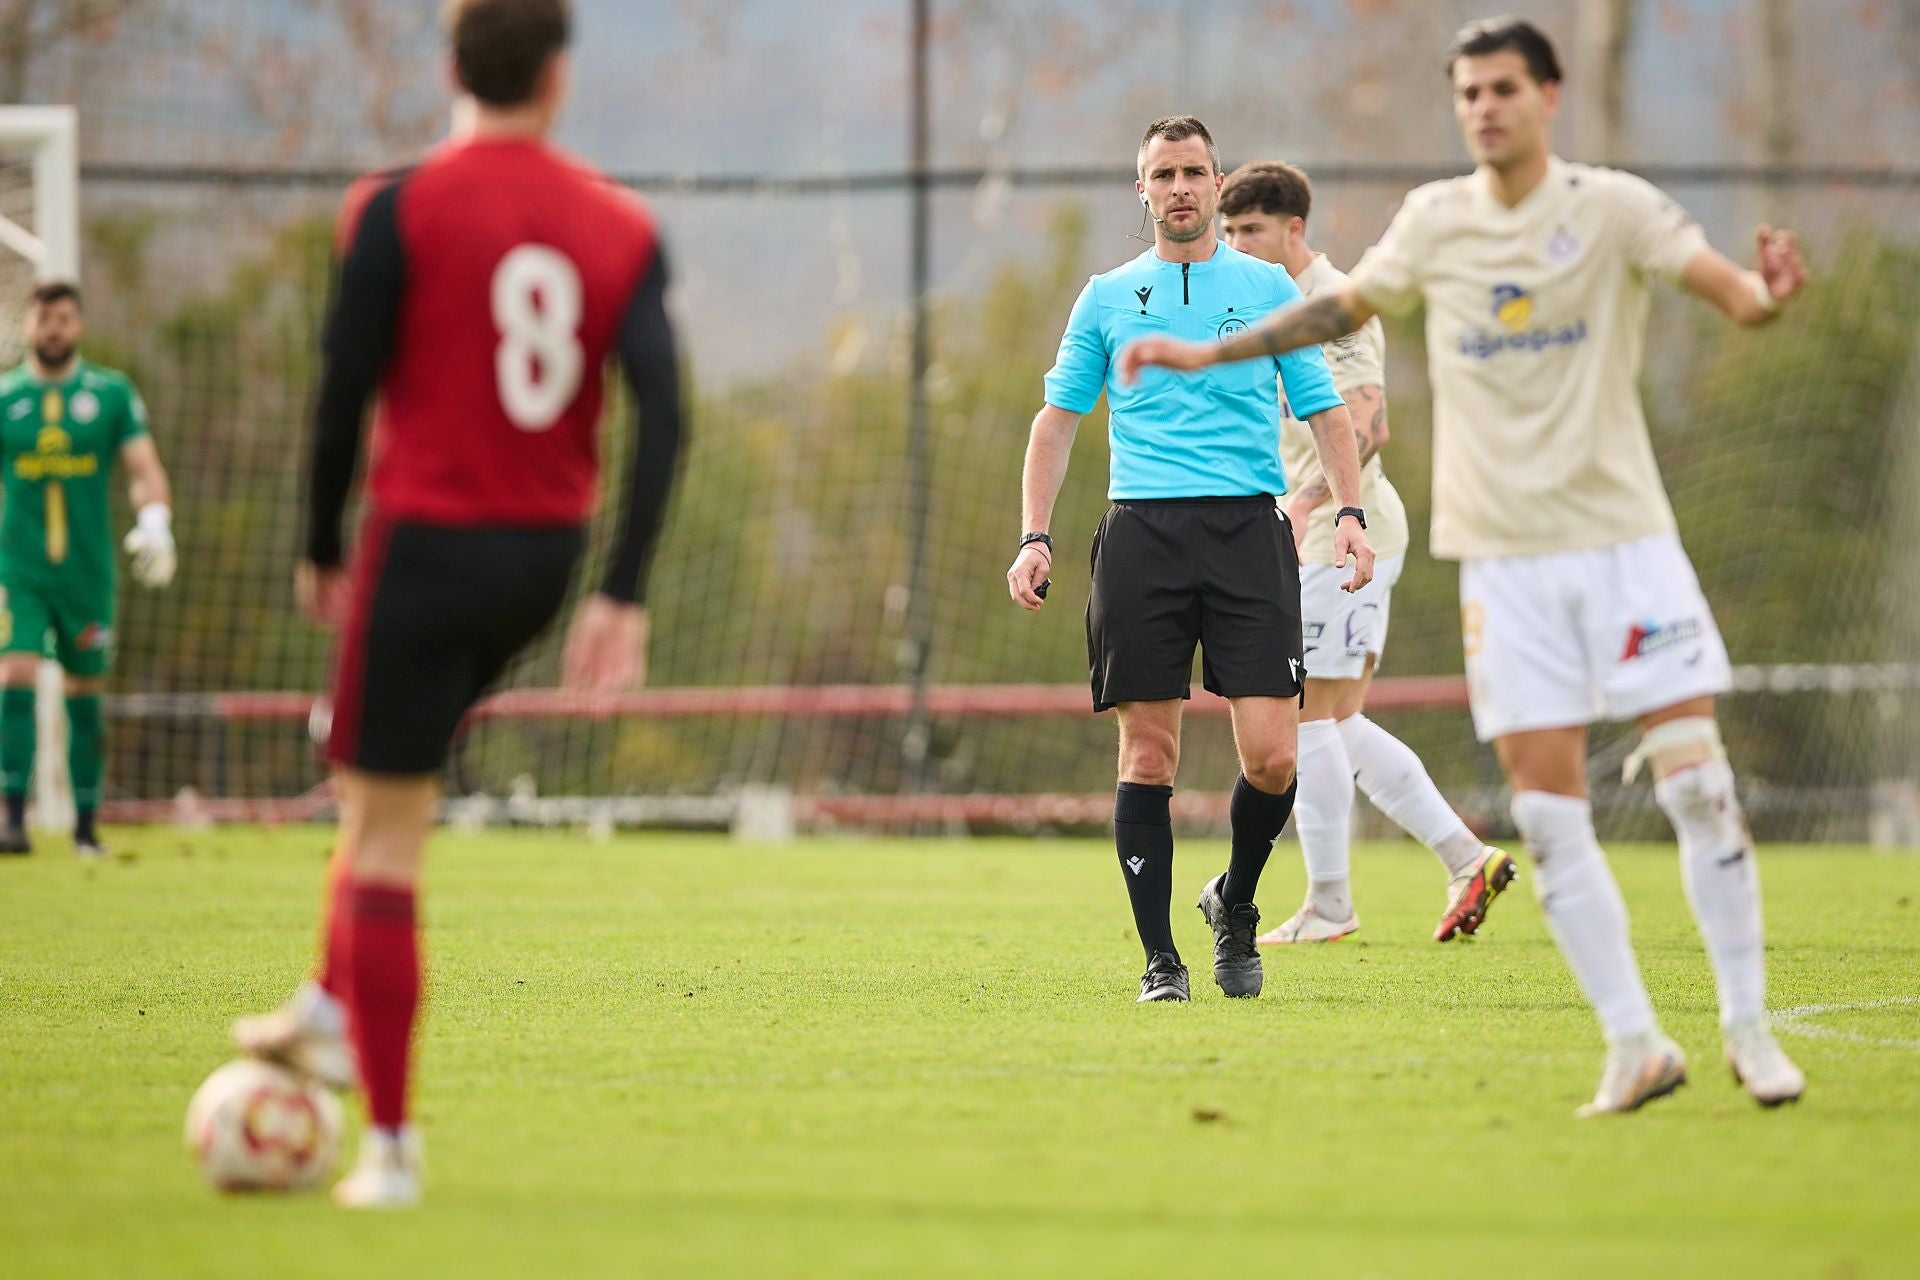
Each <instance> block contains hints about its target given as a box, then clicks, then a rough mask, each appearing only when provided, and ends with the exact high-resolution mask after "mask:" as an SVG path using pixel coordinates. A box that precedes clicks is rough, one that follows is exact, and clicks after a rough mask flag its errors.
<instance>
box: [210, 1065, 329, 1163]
mask: <svg viewBox="0 0 1920 1280" xmlns="http://www.w3.org/2000/svg"><path fill="white" fill-rule="evenodd" d="M340 1125H341V1115H340V1101H339V1099H337V1098H335V1097H334V1096H333V1095H332V1094H331V1093H329V1092H327V1091H326V1090H325V1089H323V1088H321V1087H320V1086H319V1085H317V1084H314V1083H312V1082H311V1081H308V1080H303V1079H301V1078H300V1077H299V1076H296V1075H294V1074H293V1072H291V1071H288V1070H287V1069H286V1068H285V1067H280V1066H275V1065H274V1064H273V1063H270V1062H259V1061H256V1060H255V1059H252V1058H242V1059H240V1060H239V1061H237V1062H229V1063H228V1064H227V1065H226V1066H224V1067H221V1068H220V1069H219V1070H218V1071H216V1072H214V1073H213V1074H212V1075H210V1076H208V1077H207V1080H206V1083H205V1084H203V1085H201V1086H200V1088H199V1089H198V1090H196V1091H195V1092H194V1095H193V1101H191V1102H189V1103H188V1104H187V1150H188V1151H189V1152H190V1153H191V1154H192V1155H193V1158H194V1159H195V1160H197V1161H199V1163H200V1172H201V1173H203V1174H205V1175H206V1179H207V1181H208V1182H209V1183H211V1184H213V1186H215V1187H216V1188H218V1189H219V1190H221V1191H291V1190H294V1189H296V1188H299V1187H311V1186H313V1185H315V1184H316V1183H318V1182H319V1181H320V1180H321V1179H323V1178H325V1177H326V1176H327V1172H328V1170H330V1169H331V1168H332V1167H333V1161H334V1157H335V1156H336V1155H338V1154H339V1151H340Z"/></svg>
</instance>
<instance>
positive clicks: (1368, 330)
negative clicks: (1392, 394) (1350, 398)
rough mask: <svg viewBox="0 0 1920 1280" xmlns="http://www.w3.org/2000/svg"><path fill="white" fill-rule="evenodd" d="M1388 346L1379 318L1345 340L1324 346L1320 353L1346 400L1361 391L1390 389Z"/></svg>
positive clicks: (1336, 386) (1364, 325)
mask: <svg viewBox="0 0 1920 1280" xmlns="http://www.w3.org/2000/svg"><path fill="white" fill-rule="evenodd" d="M1386 345H1387V344H1386V338H1385V335H1384V331H1383V330H1382V328H1381V325H1380V317H1378V316H1373V317H1370V318H1369V319H1368V320H1367V322H1366V323H1365V324H1363V325H1361V326H1360V327H1359V328H1358V329H1356V330H1354V331H1353V332H1352V333H1350V334H1348V335H1347V336H1346V337H1344V338H1335V339H1334V340H1333V341H1332V342H1327V343H1322V344H1321V347H1320V351H1321V354H1323V355H1325V356H1326V358H1327V369H1328V371H1329V372H1331V373H1332V374H1333V385H1334V389H1335V390H1337V391H1339V393H1340V394H1341V395H1343V396H1344V395H1346V394H1347V393H1348V392H1350V391H1355V390H1358V389H1359V388H1361V387H1384V386H1386V385H1387V370H1386V364H1387V361H1386V354H1387V353H1386Z"/></svg>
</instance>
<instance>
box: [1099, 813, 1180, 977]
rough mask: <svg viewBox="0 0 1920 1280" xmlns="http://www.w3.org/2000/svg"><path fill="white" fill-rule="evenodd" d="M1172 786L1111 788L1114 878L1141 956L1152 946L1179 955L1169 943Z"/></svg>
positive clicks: (1171, 885) (1170, 923)
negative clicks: (1116, 858) (1123, 893)
mask: <svg viewBox="0 0 1920 1280" xmlns="http://www.w3.org/2000/svg"><path fill="white" fill-rule="evenodd" d="M1172 800H1173V788H1172V787H1154V786H1148V785H1147V784H1146V783H1143V782H1123V783H1121V784H1120V785H1119V786H1118V787H1117V788H1115V789H1114V793H1113V843H1114V845H1115V846H1116V847H1117V848H1118V849H1119V850H1120V878H1121V879H1122V880H1125V881H1126V882H1127V898H1128V900H1129V901H1131V902H1132V904H1133V927H1134V928H1135V929H1137V930H1139V931H1140V945H1141V946H1143V947H1145V948H1146V951H1147V959H1148V960H1149V961H1151V960H1152V959H1153V953H1154V952H1156V951H1166V952H1170V953H1172V954H1173V955H1175V956H1178V955H1179V954H1180V948H1178V947H1176V946H1174V945H1173V924H1172V922H1171V921H1170V920H1169V918H1168V917H1169V915H1170V909H1171V907H1172V905H1173V818H1172V815H1171V814H1170V813H1169V812H1168V809H1169V805H1170V803H1171V801H1172Z"/></svg>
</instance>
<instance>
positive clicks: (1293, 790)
mask: <svg viewBox="0 0 1920 1280" xmlns="http://www.w3.org/2000/svg"><path fill="white" fill-rule="evenodd" d="M1299 791H1300V780H1299V779H1298V778H1295V779H1294V780H1293V782H1291V783H1290V784H1288V786H1287V789H1286V790H1285V791H1282V792H1281V793H1280V794H1279V795H1275V794H1273V792H1271V791H1262V790H1261V789H1260V788H1258V787H1256V786H1254V785H1253V784H1252V783H1251V782H1248V781H1247V779H1246V777H1245V775H1242V776H1241V777H1240V778H1239V779H1238V780H1237V781H1235V782H1234V784H1233V800H1232V802H1231V803H1230V804H1229V805H1228V808H1227V814H1228V817H1229V819H1230V820H1231V821H1232V823H1233V853H1232V855H1231V857H1230V858H1229V859H1228V862H1227V881H1226V883H1225V884H1223V885H1221V886H1220V899H1221V901H1223V902H1225V903H1226V904H1227V905H1228V906H1229V907H1237V906H1240V905H1242V904H1243V903H1248V902H1252V901H1253V891H1254V889H1255V888H1256V887H1257V886H1258V885H1259V884H1260V873H1261V872H1262V871H1265V870H1266V869H1267V858H1268V857H1269V856H1270V855H1271V854H1272V853H1273V842H1274V841H1275V840H1276V839H1278V838H1279V836H1280V828H1282V827H1284V826H1286V825H1287V815H1288V814H1290V813H1292V812H1293V798H1294V796H1295V795H1297V794H1299Z"/></svg>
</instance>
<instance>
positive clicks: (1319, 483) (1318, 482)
mask: <svg viewBox="0 0 1920 1280" xmlns="http://www.w3.org/2000/svg"><path fill="white" fill-rule="evenodd" d="M1299 496H1300V500H1301V501H1302V502H1307V503H1310V504H1311V505H1313V506H1316V507H1317V506H1319V505H1320V504H1321V503H1323V502H1325V501H1326V500H1327V499H1328V498H1331V497H1332V496H1333V486H1332V485H1330V484H1328V483H1327V477H1326V476H1325V475H1324V474H1321V475H1317V476H1315V477H1314V478H1313V479H1311V480H1309V481H1307V483H1306V484H1305V486H1303V487H1302V488H1301V490H1300V494H1299Z"/></svg>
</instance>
